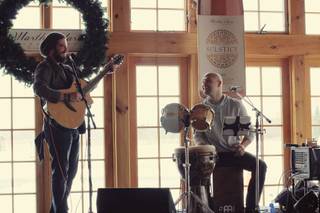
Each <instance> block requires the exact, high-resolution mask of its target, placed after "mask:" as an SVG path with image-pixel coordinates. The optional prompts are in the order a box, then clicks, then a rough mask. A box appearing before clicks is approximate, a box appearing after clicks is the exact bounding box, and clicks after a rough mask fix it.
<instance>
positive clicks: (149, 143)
mask: <svg viewBox="0 0 320 213" xmlns="http://www.w3.org/2000/svg"><path fill="white" fill-rule="evenodd" d="M137 134H138V158H143V157H156V156H158V129H157V128H138V132H137Z"/></svg>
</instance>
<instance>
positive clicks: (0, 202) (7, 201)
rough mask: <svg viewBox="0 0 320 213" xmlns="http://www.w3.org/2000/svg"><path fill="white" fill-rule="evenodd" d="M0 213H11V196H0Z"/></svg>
mask: <svg viewBox="0 0 320 213" xmlns="http://www.w3.org/2000/svg"><path fill="white" fill-rule="evenodd" d="M0 206H1V211H2V212H6V213H12V196H10V195H0Z"/></svg>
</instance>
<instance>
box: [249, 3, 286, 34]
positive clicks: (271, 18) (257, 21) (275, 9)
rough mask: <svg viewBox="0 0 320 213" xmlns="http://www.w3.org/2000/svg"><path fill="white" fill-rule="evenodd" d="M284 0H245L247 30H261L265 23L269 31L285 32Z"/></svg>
mask: <svg viewBox="0 0 320 213" xmlns="http://www.w3.org/2000/svg"><path fill="white" fill-rule="evenodd" d="M285 5H286V4H285V1H284V0H243V7H244V23H245V31H247V32H250V31H255V32H256V31H259V30H260V29H261V28H262V27H263V26H264V25H266V26H265V28H264V30H265V31H268V32H285V31H286V30H287V27H286V12H285V11H286V9H285Z"/></svg>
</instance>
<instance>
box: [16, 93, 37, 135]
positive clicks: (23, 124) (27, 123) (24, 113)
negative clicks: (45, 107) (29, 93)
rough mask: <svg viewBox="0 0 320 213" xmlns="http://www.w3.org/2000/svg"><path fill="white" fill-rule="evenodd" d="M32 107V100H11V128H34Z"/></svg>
mask: <svg viewBox="0 0 320 213" xmlns="http://www.w3.org/2000/svg"><path fill="white" fill-rule="evenodd" d="M22 106H23V108H22ZM34 107H35V106H34V99H13V113H12V114H13V128H15V129H19V128H21V129H27V128H30V129H33V128H34V126H35V124H34V122H35V121H34V120H35V112H34Z"/></svg>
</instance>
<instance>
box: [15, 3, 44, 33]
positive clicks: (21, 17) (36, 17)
mask: <svg viewBox="0 0 320 213" xmlns="http://www.w3.org/2000/svg"><path fill="white" fill-rule="evenodd" d="M12 24H13V27H12V28H15V29H21V28H22V29H39V28H40V8H38V7H24V8H22V9H21V10H19V12H18V15H17V18H16V19H14V20H13V21H12Z"/></svg>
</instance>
